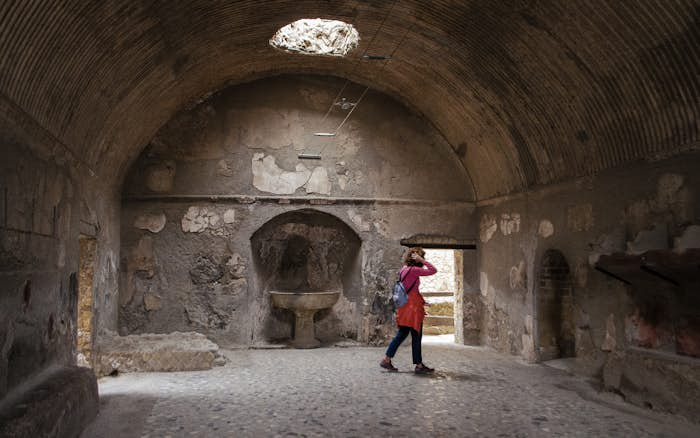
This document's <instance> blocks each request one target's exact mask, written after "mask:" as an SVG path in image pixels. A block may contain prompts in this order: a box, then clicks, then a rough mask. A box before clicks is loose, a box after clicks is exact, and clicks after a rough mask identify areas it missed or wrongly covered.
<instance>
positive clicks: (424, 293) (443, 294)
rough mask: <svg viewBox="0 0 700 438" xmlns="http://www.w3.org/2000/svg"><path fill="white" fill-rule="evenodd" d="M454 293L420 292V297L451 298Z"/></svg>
mask: <svg viewBox="0 0 700 438" xmlns="http://www.w3.org/2000/svg"><path fill="white" fill-rule="evenodd" d="M454 294H455V293H454V292H423V291H421V295H423V296H424V297H426V298H428V297H452V296H454Z"/></svg>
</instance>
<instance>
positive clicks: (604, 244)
mask: <svg viewBox="0 0 700 438" xmlns="http://www.w3.org/2000/svg"><path fill="white" fill-rule="evenodd" d="M588 246H589V247H590V248H591V253H590V254H589V256H588V264H589V265H590V266H594V265H595V264H596V262H597V261H598V259H599V258H600V256H601V255H603V254H612V253H614V252H623V251H624V250H625V246H626V245H625V230H624V229H622V228H617V229H615V230H613V231H612V232H610V233H606V234H601V235H600V236H598V237H597V238H596V239H595V240H594V241H593V242H591V243H589V244H588Z"/></svg>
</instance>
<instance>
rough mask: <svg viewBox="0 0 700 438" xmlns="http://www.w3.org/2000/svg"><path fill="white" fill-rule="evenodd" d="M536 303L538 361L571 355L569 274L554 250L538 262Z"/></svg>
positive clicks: (562, 259) (572, 338) (564, 260)
mask: <svg viewBox="0 0 700 438" xmlns="http://www.w3.org/2000/svg"><path fill="white" fill-rule="evenodd" d="M536 305H537V340H538V342H537V346H538V353H539V354H538V358H539V360H540V361H546V360H551V359H557V358H563V357H573V356H575V355H576V350H575V337H574V325H573V292H572V288H571V275H570V270H569V264H568V263H567V261H566V258H565V257H564V254H562V253H561V252H560V251H558V250H556V249H549V250H547V251H546V252H545V253H544V255H543V256H542V259H541V261H540V272H539V283H538V288H537V293H536Z"/></svg>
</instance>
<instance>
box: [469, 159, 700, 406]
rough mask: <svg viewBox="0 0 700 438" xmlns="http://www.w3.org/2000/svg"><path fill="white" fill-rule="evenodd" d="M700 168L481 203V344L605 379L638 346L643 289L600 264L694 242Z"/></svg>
mask: <svg viewBox="0 0 700 438" xmlns="http://www.w3.org/2000/svg"><path fill="white" fill-rule="evenodd" d="M698 166H700V157H698V156H697V154H695V155H693V154H689V155H687V156H685V157H680V158H674V159H668V160H665V161H660V162H654V163H638V164H635V165H634V166H629V167H628V168H626V169H618V170H617V171H616V172H614V173H613V172H607V173H604V174H600V175H597V176H595V177H590V178H587V179H582V180H578V181H574V182H571V183H565V184H560V185H557V186H552V187H549V188H546V189H542V190H539V191H535V192H531V193H527V194H522V195H516V196H512V197H506V198H501V199H496V200H493V201H489V202H482V203H481V206H480V209H479V216H480V218H479V220H480V230H479V244H480V251H479V275H480V289H481V294H482V301H483V323H482V342H483V343H484V344H486V345H489V346H492V347H494V348H497V349H498V350H500V351H504V352H509V353H511V354H517V355H522V356H523V357H524V358H526V359H528V360H531V361H537V360H545V359H551V358H555V357H563V356H570V355H572V354H573V355H575V359H574V363H575V365H574V368H575V369H576V370H577V371H578V372H582V373H585V374H588V375H598V376H599V375H602V374H601V373H602V370H603V369H604V367H605V366H607V365H606V364H607V363H608V362H609V361H610V360H611V359H610V357H611V356H610V355H611V354H612V353H620V352H624V351H626V349H628V348H630V347H635V346H637V345H639V344H638V343H637V342H636V341H635V331H634V330H635V329H634V327H633V325H632V324H631V322H634V318H633V317H634V316H635V314H638V312H639V307H640V304H639V302H638V300H637V299H636V298H635V293H634V288H633V287H631V286H629V285H627V284H625V283H624V282H622V281H620V280H618V279H616V278H614V277H611V276H609V275H605V274H604V273H602V272H600V271H598V270H596V269H595V267H596V263H597V262H598V260H599V258H600V257H601V256H602V255H604V254H612V253H620V254H640V253H644V252H645V251H648V250H656V249H661V250H668V251H673V248H674V242H679V241H684V240H689V237H687V236H688V235H689V234H692V231H693V230H694V229H696V225H697V224H699V223H700V209H699V208H698V201H700V190H699V189H698V188H699V187H700V177H699V176H698V174H697V171H696V169H697V168H698ZM655 230H656V231H655ZM659 230H663V231H659ZM684 236H685V237H684ZM698 243H699V241H698V239H696V240H695V243H690V242H688V243H687V245H686V247H687V246H688V245H689V246H693V245H695V246H696V247H697V246H698ZM556 258H561V260H554V259H556ZM643 275H644V273H643V272H642V270H639V269H638V271H637V273H636V275H635V277H641V276H643ZM679 290H680V289H679ZM557 313H558V315H556V314H557ZM689 313H694V314H695V316H696V317H697V316H700V306H696V308H695V309H691V310H689ZM618 355H619V354H618ZM630 357H639V355H638V354H637V355H633V356H630ZM690 360H691V361H692V360H694V359H690ZM638 365H640V366H641V364H638ZM627 366H628V367H630V366H631V367H632V368H634V366H635V365H634V364H632V365H629V364H628V365H627ZM630 369H631V368H630ZM690 378H691V377H689V379H690ZM622 380H623V381H624V379H622ZM658 385H663V377H662V376H660V377H659V383H658ZM652 386H653V385H652ZM649 392H650V393H654V388H653V387H652V388H650V389H649ZM695 402H697V400H696V401H695ZM667 404H668V403H667ZM659 405H662V404H659Z"/></svg>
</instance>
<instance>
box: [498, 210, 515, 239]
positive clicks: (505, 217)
mask: <svg viewBox="0 0 700 438" xmlns="http://www.w3.org/2000/svg"><path fill="white" fill-rule="evenodd" d="M499 225H500V229H501V234H503V235H504V236H508V235H509V234H513V233H519V232H520V214H519V213H503V214H502V215H501V221H500V224H499Z"/></svg>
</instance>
